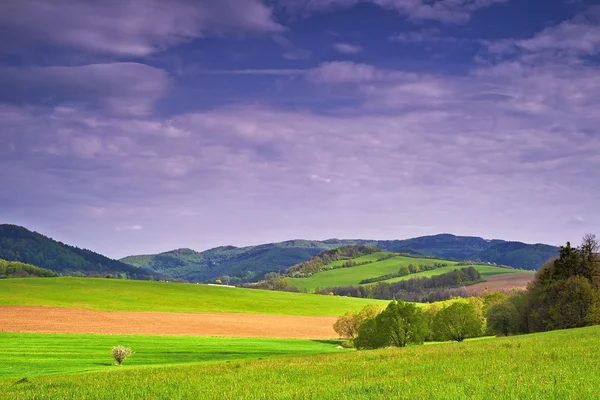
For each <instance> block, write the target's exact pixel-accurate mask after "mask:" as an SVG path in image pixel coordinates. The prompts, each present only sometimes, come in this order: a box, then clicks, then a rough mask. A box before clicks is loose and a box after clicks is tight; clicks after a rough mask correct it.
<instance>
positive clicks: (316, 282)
mask: <svg viewBox="0 0 600 400" xmlns="http://www.w3.org/2000/svg"><path fill="white" fill-rule="evenodd" d="M388 254H390V253H389V252H378V253H373V254H369V255H366V256H362V257H357V258H355V259H353V260H354V261H356V262H364V261H373V263H371V264H364V265H358V266H355V267H349V268H338V269H333V270H329V271H322V272H318V273H316V274H314V275H312V276H310V277H308V278H289V281H290V283H291V284H292V285H294V286H296V287H297V288H299V289H306V290H314V289H316V288H325V287H334V286H351V285H353V286H356V285H359V282H360V281H362V280H363V279H368V278H375V277H378V276H382V275H387V274H391V273H395V272H398V270H399V269H400V267H402V266H404V265H409V264H424V265H431V264H434V263H444V264H448V266H447V267H442V268H438V269H434V270H430V271H424V272H419V273H416V274H410V275H405V276H402V277H398V278H393V279H388V280H386V281H384V282H389V283H391V282H397V281H401V280H406V279H412V278H423V277H431V276H434V275H440V274H443V273H446V272H450V271H453V270H455V269H457V268H464V267H462V266H457V265H456V264H457V263H456V262H455V261H447V260H438V259H430V258H416V257H406V256H397V257H393V258H389V259H387V260H383V261H379V262H377V260H378V259H379V258H382V257H384V256H386V255H388ZM344 262H346V260H340V261H335V262H332V263H331V264H328V265H331V266H336V265H342V264H343V263H344ZM473 267H474V268H476V269H477V270H478V271H479V273H480V274H481V276H482V277H483V278H484V279H485V278H486V277H488V276H492V275H499V274H508V273H529V274H533V272H530V271H523V270H517V269H510V268H502V267H496V266H492V265H473Z"/></svg>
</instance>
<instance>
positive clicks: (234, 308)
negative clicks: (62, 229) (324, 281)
mask: <svg viewBox="0 0 600 400" xmlns="http://www.w3.org/2000/svg"><path fill="white" fill-rule="evenodd" d="M374 303H379V304H387V302H385V301H379V300H366V299H355V298H345V297H338V296H335V297H334V296H327V297H324V296H319V295H314V294H302V293H285V292H274V291H267V290H255V289H241V288H227V287H216V286H208V285H194V284H186V283H167V282H147V281H132V280H117V279H102V278H70V277H62V278H25V279H3V280H0V306H50V307H69V308H80V309H86V310H107V311H163V312H195V313H203V312H204V313H208V312H213V313H249V314H270V315H305V316H318V315H323V316H327V315H328V316H336V315H340V314H343V313H345V312H347V311H355V310H359V309H361V308H362V307H364V306H365V305H367V304H374Z"/></svg>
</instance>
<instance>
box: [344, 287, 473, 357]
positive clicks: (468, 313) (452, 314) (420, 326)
mask: <svg viewBox="0 0 600 400" xmlns="http://www.w3.org/2000/svg"><path fill="white" fill-rule="evenodd" d="M483 310H484V303H483V301H482V300H481V299H476V298H473V299H469V300H460V301H454V302H451V303H447V304H443V305H440V304H438V305H436V306H430V307H427V308H420V307H417V306H416V305H415V304H414V303H406V302H403V301H395V300H394V301H392V302H390V304H389V305H388V306H387V307H386V308H385V309H384V310H381V309H380V308H377V307H375V306H367V307H366V308H364V309H363V310H362V311H360V312H359V313H356V314H352V313H347V314H345V315H343V316H341V317H340V318H339V319H338V321H337V322H336V323H335V325H334V329H335V331H336V332H337V333H338V334H339V335H340V336H341V337H345V338H348V339H351V340H352V343H353V345H354V346H355V347H356V348H358V349H376V348H380V347H388V346H395V347H405V346H407V345H409V344H423V343H424V342H425V341H433V340H437V341H445V340H455V341H457V342H462V341H463V340H465V339H467V338H471V337H478V336H481V335H483V334H484V332H485V331H484V327H485V318H484V317H483V312H484V311H483Z"/></svg>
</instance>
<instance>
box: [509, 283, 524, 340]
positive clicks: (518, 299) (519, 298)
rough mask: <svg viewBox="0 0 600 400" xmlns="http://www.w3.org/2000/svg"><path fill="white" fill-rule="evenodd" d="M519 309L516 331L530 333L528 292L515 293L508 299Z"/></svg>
mask: <svg viewBox="0 0 600 400" xmlns="http://www.w3.org/2000/svg"><path fill="white" fill-rule="evenodd" d="M507 300H508V301H509V302H510V303H511V304H512V305H513V306H514V307H515V310H516V311H517V319H516V321H515V327H514V328H515V333H529V310H528V308H527V300H528V294H527V293H526V292H519V293H515V294H513V295H512V296H510V297H509V298H508V299H507Z"/></svg>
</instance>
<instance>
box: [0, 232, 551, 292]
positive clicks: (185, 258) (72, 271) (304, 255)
mask: <svg viewBox="0 0 600 400" xmlns="http://www.w3.org/2000/svg"><path fill="white" fill-rule="evenodd" d="M349 245H361V246H374V247H378V248H380V249H382V250H385V251H390V252H401V253H409V254H414V255H422V256H432V257H439V258H444V259H450V260H474V261H482V262H492V263H497V264H504V265H509V266H512V267H515V268H523V269H530V270H535V269H537V268H539V267H540V266H541V265H542V264H543V263H544V261H546V260H547V259H549V258H551V257H554V256H556V255H557V254H558V248H557V247H553V246H548V245H544V244H534V245H532V244H525V243H520V242H506V241H503V240H486V239H482V238H478V237H466V236H454V235H449V234H441V235H434V236H423V237H418V238H413V239H406V240H364V239H357V240H340V239H329V240H324V241H316V240H289V241H285V242H279V243H269V244H262V245H258V246H248V247H234V246H222V247H217V248H213V249H210V250H206V251H202V252H197V251H194V250H192V249H178V250H172V251H168V252H165V253H160V254H148V255H138V256H129V257H125V258H123V259H121V260H112V259H110V258H108V257H105V256H103V255H100V254H98V253H94V252H93V251H90V250H85V249H80V248H77V247H74V246H70V245H67V244H64V243H61V242H58V241H55V240H53V239H51V238H49V237H46V236H44V235H42V234H39V233H36V232H32V231H29V230H27V229H26V228H23V227H20V226H16V225H0V258H1V259H5V260H7V261H20V262H24V263H28V264H33V265H36V266H39V267H41V268H46V269H49V270H52V271H54V272H56V273H58V274H62V275H85V276H88V275H114V276H119V277H129V278H133V279H152V278H154V279H170V280H184V281H191V282H213V281H214V280H215V279H222V280H224V281H225V282H230V283H234V284H235V283H242V282H254V281H258V280H261V279H263V277H264V275H265V274H267V273H269V272H279V273H282V272H284V271H285V270H286V269H288V268H289V267H291V266H293V265H296V264H298V263H301V262H304V261H307V260H310V259H311V258H313V257H314V256H315V255H317V254H321V253H322V252H324V251H326V250H332V249H337V248H339V247H343V246H349ZM224 278H225V279H224Z"/></svg>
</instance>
